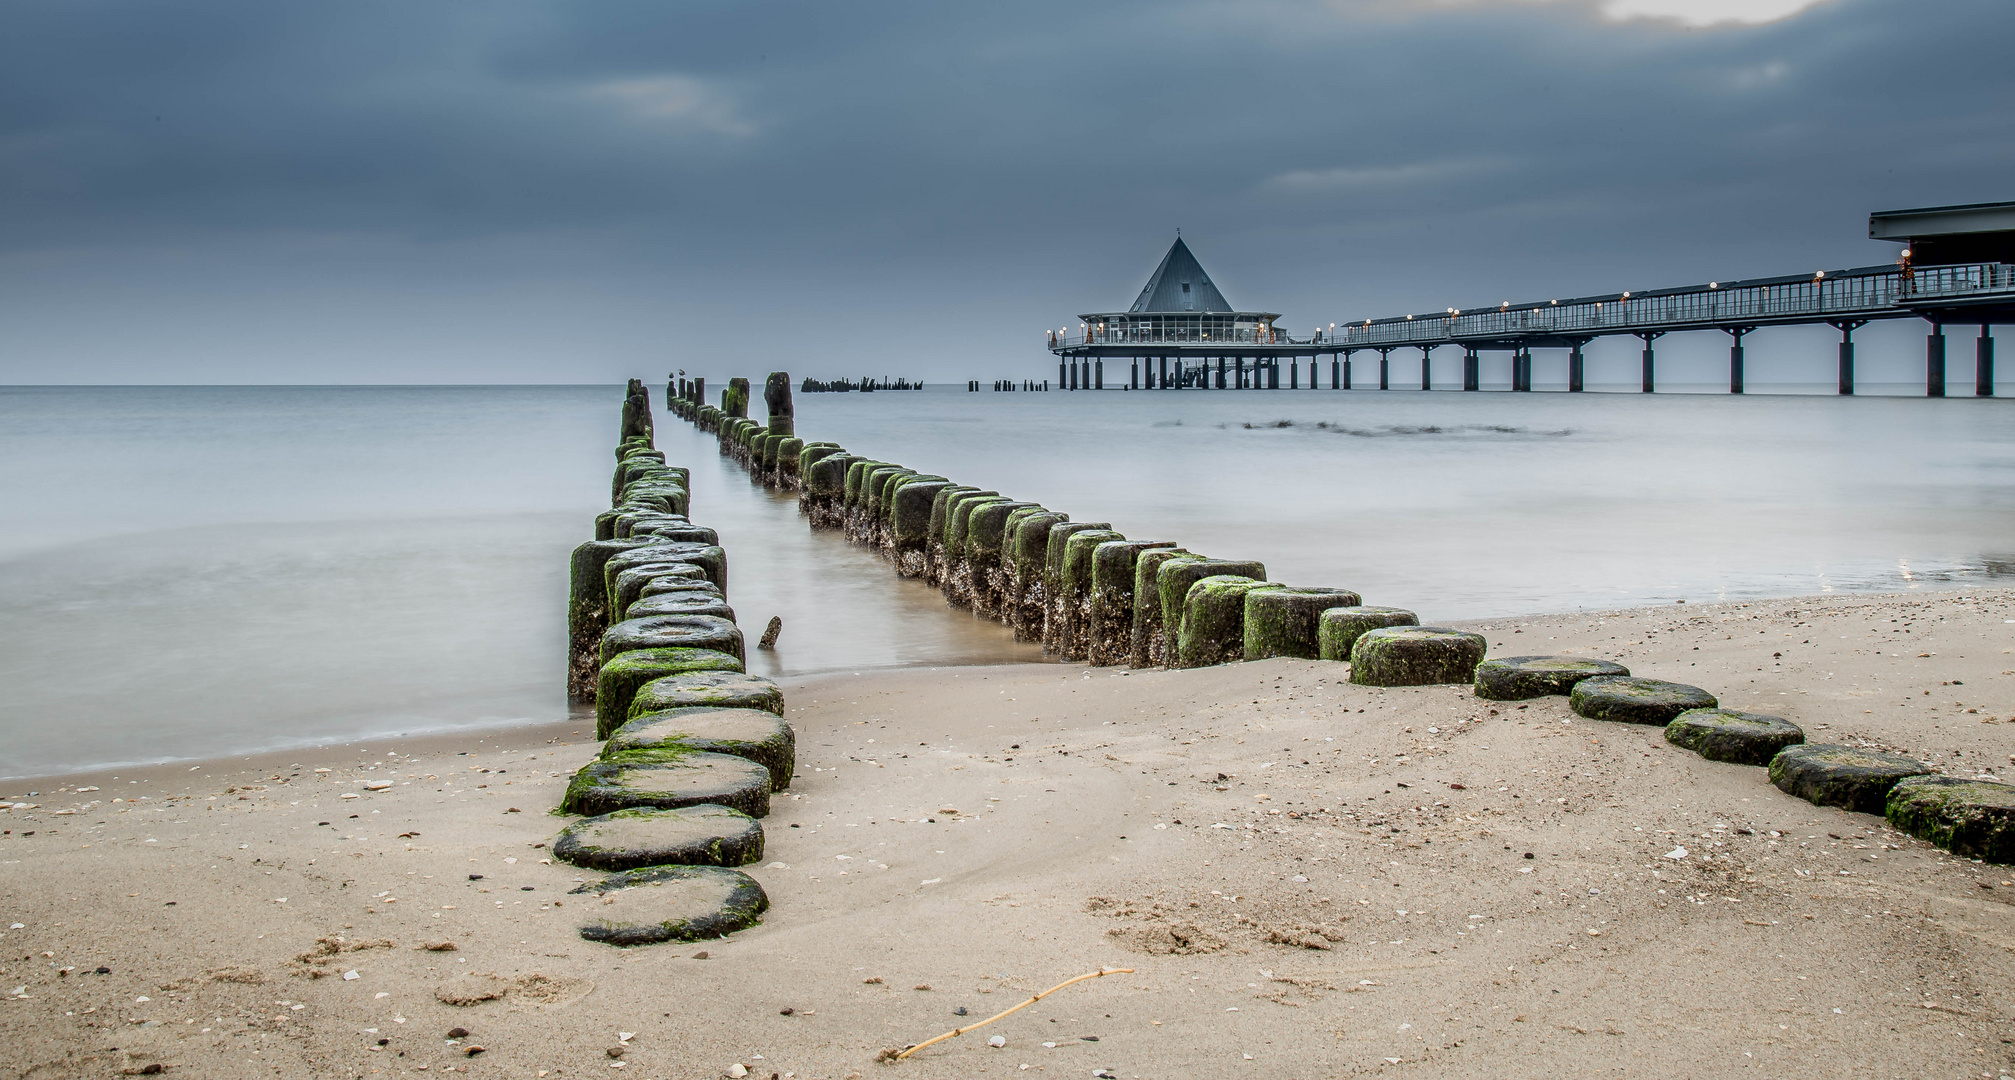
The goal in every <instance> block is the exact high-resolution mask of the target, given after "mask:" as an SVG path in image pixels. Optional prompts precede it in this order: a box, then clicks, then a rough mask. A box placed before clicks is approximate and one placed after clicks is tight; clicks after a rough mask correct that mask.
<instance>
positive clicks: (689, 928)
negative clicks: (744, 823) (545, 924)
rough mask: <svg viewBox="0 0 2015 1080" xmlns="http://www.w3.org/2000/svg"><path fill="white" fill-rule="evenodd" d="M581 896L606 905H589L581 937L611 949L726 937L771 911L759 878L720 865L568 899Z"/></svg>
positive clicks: (598, 885) (642, 873)
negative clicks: (616, 946) (614, 946)
mask: <svg viewBox="0 0 2015 1080" xmlns="http://www.w3.org/2000/svg"><path fill="white" fill-rule="evenodd" d="M576 894H579V895H584V896H588V897H592V898H595V899H598V900H599V901H600V903H589V904H586V905H584V906H585V907H586V908H587V909H588V910H587V915H586V916H584V918H586V919H587V921H586V922H585V923H583V924H582V926H581V929H580V934H581V937H582V938H584V939H586V940H588V941H598V942H601V943H603V944H606V945H623V946H630V945H654V944H657V943H658V942H661V941H703V940H706V939H708V938H718V937H725V936H727V935H729V934H732V933H734V932H736V931H738V930H746V929H748V928H749V927H751V926H754V925H756V923H757V922H759V921H761V919H762V914H763V912H764V911H767V910H769V906H770V898H769V896H768V894H766V893H764V892H763V887H762V886H761V885H759V884H757V883H756V879H754V878H752V877H750V876H748V875H747V874H744V873H742V872H741V871H740V870H730V869H727V868H726V867H720V866H651V867H646V868H644V869H641V870H629V871H625V872H623V873H620V874H612V875H610V876H609V877H606V878H603V879H602V880H600V881H597V882H593V883H591V884H587V885H583V886H581V887H580V888H577V889H575V890H573V892H570V893H568V894H567V895H569V896H573V895H576ZM617 1064H621V1062H618V1063H617Z"/></svg>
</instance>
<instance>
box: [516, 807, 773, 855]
mask: <svg viewBox="0 0 2015 1080" xmlns="http://www.w3.org/2000/svg"><path fill="white" fill-rule="evenodd" d="M762 857H763V826H762V823H761V822H759V821H757V820H756V819H755V818H752V817H750V816H749V815H747V814H744V813H742V812H741V811H740V810H734V809H730V808H728V807H725V806H718V805H716V804H714V803H701V804H700V805H698V806H688V807H683V808H681V809H677V810H654V809H645V808H638V809H633V810H617V811H615V812H614V813H609V814H603V815H601V816H600V817H591V818H588V819H587V820H585V821H577V822H575V823H573V824H572V825H569V826H567V827H566V828H565V829H562V830H560V835H559V836H558V837H556V838H555V839H554V840H553V858H555V859H558V860H560V861H561V862H563V863H568V864H570V865H573V866H579V867H584V868H586V869H589V870H606V871H621V870H635V869H637V868H639V867H645V866H743V865H746V864H748V863H752V862H758V861H760V860H761V859H762Z"/></svg>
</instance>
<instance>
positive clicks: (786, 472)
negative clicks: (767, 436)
mask: <svg viewBox="0 0 2015 1080" xmlns="http://www.w3.org/2000/svg"><path fill="white" fill-rule="evenodd" d="M804 450H805V441H804V440H803V439H800V438H798V437H797V436H795V435H790V436H785V438H784V439H783V441H782V442H779V443H777V486H778V487H781V488H785V489H788V490H790V491H796V490H798V487H799V484H798V462H799V460H800V459H801V455H802V454H803V453H804Z"/></svg>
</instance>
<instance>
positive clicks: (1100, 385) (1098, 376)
mask: <svg viewBox="0 0 2015 1080" xmlns="http://www.w3.org/2000/svg"><path fill="white" fill-rule="evenodd" d="M1097 364H1098V367H1097V370H1096V371H1095V372H1094V373H1093V375H1092V384H1091V388H1092V389H1093V390H1103V389H1105V361H1104V360H1100V361H1098V362H1097Z"/></svg>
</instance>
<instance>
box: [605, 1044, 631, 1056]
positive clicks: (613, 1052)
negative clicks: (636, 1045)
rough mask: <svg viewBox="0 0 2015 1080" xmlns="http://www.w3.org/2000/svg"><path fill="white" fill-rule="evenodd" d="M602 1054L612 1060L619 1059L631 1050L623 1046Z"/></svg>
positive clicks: (612, 1048) (610, 1048) (613, 1047)
mask: <svg viewBox="0 0 2015 1080" xmlns="http://www.w3.org/2000/svg"><path fill="white" fill-rule="evenodd" d="M602 1052H603V1053H605V1054H607V1055H609V1056H610V1057H612V1058H619V1057H622V1056H623V1055H624V1054H626V1053H628V1052H629V1049H628V1048H627V1047H622V1046H611V1047H609V1048H608V1049H607V1050H604V1051H602Z"/></svg>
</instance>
